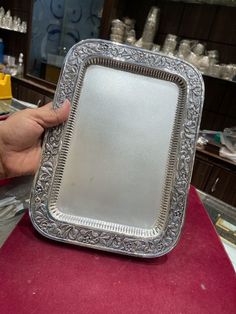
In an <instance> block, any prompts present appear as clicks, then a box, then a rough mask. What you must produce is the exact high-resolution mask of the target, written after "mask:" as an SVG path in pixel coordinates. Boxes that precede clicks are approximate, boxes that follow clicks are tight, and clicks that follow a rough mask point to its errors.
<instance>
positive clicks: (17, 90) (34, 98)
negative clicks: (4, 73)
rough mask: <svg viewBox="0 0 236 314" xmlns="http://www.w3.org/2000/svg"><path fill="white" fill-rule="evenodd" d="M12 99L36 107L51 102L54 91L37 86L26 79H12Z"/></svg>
mask: <svg viewBox="0 0 236 314" xmlns="http://www.w3.org/2000/svg"><path fill="white" fill-rule="evenodd" d="M12 94H13V97H14V98H16V99H19V100H22V101H26V102H29V103H32V104H35V105H37V106H38V107H40V106H43V105H44V104H47V103H48V102H50V101H52V100H53V96H54V90H51V89H48V88H45V87H43V86H38V85H37V84H35V83H33V82H30V81H29V80H26V79H21V78H17V77H13V78H12Z"/></svg>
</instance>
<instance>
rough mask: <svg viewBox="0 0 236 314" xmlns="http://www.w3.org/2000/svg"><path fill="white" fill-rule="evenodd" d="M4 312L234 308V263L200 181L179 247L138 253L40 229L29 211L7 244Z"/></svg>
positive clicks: (2, 271)
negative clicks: (75, 242)
mask: <svg viewBox="0 0 236 314" xmlns="http://www.w3.org/2000/svg"><path fill="white" fill-rule="evenodd" d="M0 280H1V289H0V313H1V314H8V313H17V314H21V313H24V314H25V313H50V314H52V313H63V314H64V313H105V314H107V313H109V314H110V313H135V314H136V313H148V314H149V313H161V314H165V313H171V314H173V313H174V314H176V313H191V314H194V313H196V314H197V313H201V314H203V313H214V314H216V313H229V314H230V313H235V309H236V281H235V273H234V270H233V267H232V265H231V263H230V261H229V259H228V256H227V254H226V253H225V251H224V248H223V245H222V244H221V241H220V240H219V238H218V236H217V234H216V232H215V229H214V227H213V225H212V223H211V221H210V219H209V217H208V216H207V214H206V211H205V209H204V207H203V205H202V203H201V201H200V199H199V197H198V195H197V193H196V191H195V189H194V188H191V189H190V193H189V199H188V207H187V213H186V223H185V226H184V230H183V233H182V236H181V239H180V242H179V243H178V245H177V247H176V248H175V249H174V250H173V251H171V252H170V253H169V254H168V255H166V256H162V257H160V258H155V259H138V258H131V257H127V256H120V255H115V254H111V253H103V252H99V251H95V250H91V249H85V248H81V247H77V246H72V245H66V244H63V243H57V242H54V241H52V240H48V239H46V238H44V237H42V236H41V235H39V234H38V233H37V232H36V231H35V230H34V229H33V227H32V225H31V223H30V220H29V217H28V215H25V216H24V217H23V219H22V220H21V222H20V223H19V224H18V226H17V227H16V229H15V230H14V231H13V233H12V234H11V236H10V237H9V239H8V240H7V242H6V243H5V245H4V246H3V247H2V248H1V250H0Z"/></svg>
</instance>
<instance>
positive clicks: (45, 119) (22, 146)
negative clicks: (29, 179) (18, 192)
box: [0, 100, 70, 178]
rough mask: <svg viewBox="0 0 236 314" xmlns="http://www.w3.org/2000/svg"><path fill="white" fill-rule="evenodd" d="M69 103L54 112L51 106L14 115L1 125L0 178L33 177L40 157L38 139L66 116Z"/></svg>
mask: <svg viewBox="0 0 236 314" xmlns="http://www.w3.org/2000/svg"><path fill="white" fill-rule="evenodd" d="M69 112H70V103H69V101H68V100H66V101H65V102H64V103H63V105H62V107H60V108H59V109H56V110H54V109H53V108H52V103H49V104H47V105H45V106H43V107H41V108H37V109H25V110H22V111H20V112H17V113H14V114H13V115H12V116H10V117H9V118H8V119H7V120H5V121H4V122H3V123H1V124H0V178H1V177H2V178H3V177H5V178H6V177H16V176H21V175H28V174H34V173H35V172H36V170H37V168H38V166H39V162H40V158H41V137H42V134H43V132H44V131H45V129H47V128H50V127H53V126H56V125H58V124H60V123H62V122H64V121H66V119H67V118H68V116H69Z"/></svg>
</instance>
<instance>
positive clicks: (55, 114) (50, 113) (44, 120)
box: [31, 100, 70, 129]
mask: <svg viewBox="0 0 236 314" xmlns="http://www.w3.org/2000/svg"><path fill="white" fill-rule="evenodd" d="M32 111H34V112H32ZM32 111H31V113H32V114H33V117H34V119H36V121H37V122H38V123H39V124H40V125H41V126H42V127H43V128H44V129H46V128H50V127H53V126H56V125H58V124H61V123H62V122H64V121H66V120H67V118H68V116H69V113H70V102H69V100H65V101H64V103H63V104H62V106H61V107H59V108H57V109H53V107H52V103H49V104H47V105H45V106H43V107H41V108H38V109H35V110H32Z"/></svg>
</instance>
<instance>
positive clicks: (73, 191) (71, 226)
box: [30, 40, 204, 257]
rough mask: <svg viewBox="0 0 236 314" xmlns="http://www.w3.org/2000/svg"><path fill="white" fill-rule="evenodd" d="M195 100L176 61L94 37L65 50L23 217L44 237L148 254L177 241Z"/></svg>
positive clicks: (192, 75)
mask: <svg viewBox="0 0 236 314" xmlns="http://www.w3.org/2000/svg"><path fill="white" fill-rule="evenodd" d="M203 97H204V86H203V80H202V76H201V74H200V73H199V72H198V71H197V70H196V69H195V68H194V67H193V66H191V65H189V64H188V63H186V62H185V61H181V60H179V59H176V58H173V57H167V56H164V55H162V54H158V53H152V52H150V51H147V50H143V49H139V48H135V47H131V46H125V45H121V44H115V43H112V42H109V41H102V40H86V41H82V42H80V43H78V44H76V45H75V46H73V47H72V48H71V50H70V51H69V53H68V55H67V57H66V59H65V64H64V67H63V70H62V72H61V76H60V80H59V83H58V86H57V90H56V94H55V98H54V107H55V108H57V107H59V106H60V105H61V104H62V102H63V101H64V100H65V99H69V100H70V101H71V105H72V108H71V113H70V117H69V119H68V121H67V123H66V124H63V125H60V126H58V127H55V128H52V129H50V130H48V131H47V133H46V136H45V140H44V145H43V156H42V161H41V165H40V168H39V171H38V173H37V175H36V177H35V182H34V186H33V189H32V195H31V206H30V216H31V220H32V223H33V225H34V226H35V228H36V229H37V230H38V231H39V232H40V233H42V234H43V235H44V236H46V237H48V238H51V239H54V240H58V241H63V242H66V243H72V244H78V245H81V246H86V247H91V248H96V249H100V250H105V251H112V252H117V253H121V254H127V255H133V256H140V257H156V256H160V255H163V254H165V253H167V252H169V251H170V250H171V249H172V248H173V247H174V246H175V244H176V243H177V240H178V238H179V234H180V231H181V227H182V225H183V219H184V214H185V206H186V198H187V193H188V188H189V183H190V179H191V172H192V166H193V159H194V153H195V144H196V139H197V133H198V128H199V123H200V117H201V110H202V104H203Z"/></svg>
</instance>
